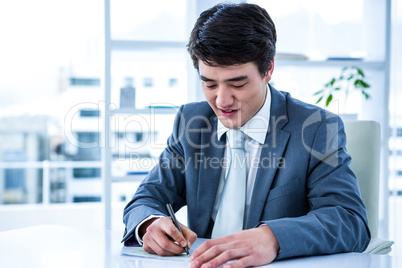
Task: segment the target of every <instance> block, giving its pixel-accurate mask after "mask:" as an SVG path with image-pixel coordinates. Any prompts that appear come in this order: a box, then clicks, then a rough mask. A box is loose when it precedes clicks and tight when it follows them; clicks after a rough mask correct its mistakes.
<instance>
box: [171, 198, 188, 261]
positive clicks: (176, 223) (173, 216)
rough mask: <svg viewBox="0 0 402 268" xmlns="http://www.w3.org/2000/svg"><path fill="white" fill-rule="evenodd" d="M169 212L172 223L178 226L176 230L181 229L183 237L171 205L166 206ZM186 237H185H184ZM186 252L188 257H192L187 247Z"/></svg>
mask: <svg viewBox="0 0 402 268" xmlns="http://www.w3.org/2000/svg"><path fill="white" fill-rule="evenodd" d="M166 207H167V210H168V212H169V215H170V217H171V218H172V221H173V223H174V225H176V228H177V229H179V231H180V233H181V234H182V235H183V232H182V231H181V228H180V225H179V222H178V221H177V219H176V216H175V215H174V212H173V209H172V205H171V204H166ZM183 237H184V235H183ZM184 250H185V251H186V253H187V255H190V252H188V248H187V246H185V247H184Z"/></svg>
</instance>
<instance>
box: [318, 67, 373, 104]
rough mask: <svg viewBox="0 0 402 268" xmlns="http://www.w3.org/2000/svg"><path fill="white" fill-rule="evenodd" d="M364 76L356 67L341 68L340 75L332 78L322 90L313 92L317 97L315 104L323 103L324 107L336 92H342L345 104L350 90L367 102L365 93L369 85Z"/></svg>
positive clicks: (367, 97) (368, 96)
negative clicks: (358, 93) (357, 93)
mask: <svg viewBox="0 0 402 268" xmlns="http://www.w3.org/2000/svg"><path fill="white" fill-rule="evenodd" d="M365 78H366V76H365V74H364V72H363V71H362V69H360V68H358V67H356V66H348V67H344V68H342V71H341V74H340V75H339V76H338V77H333V78H332V79H331V80H330V81H329V82H328V83H326V84H325V85H324V88H323V89H321V90H319V91H317V92H315V93H314V95H315V96H317V97H318V100H317V102H316V104H318V103H320V102H321V101H325V107H328V105H329V104H330V103H331V101H332V100H333V99H334V95H335V94H337V93H338V92H343V94H344V95H345V103H346V101H347V98H348V96H349V93H350V91H351V90H357V91H360V92H361V94H363V96H364V98H365V99H366V100H367V99H369V98H370V95H369V94H368V93H367V92H366V90H367V89H368V88H370V85H369V84H368V83H367V82H366V81H365Z"/></svg>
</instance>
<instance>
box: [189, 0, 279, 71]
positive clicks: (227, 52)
mask: <svg viewBox="0 0 402 268" xmlns="http://www.w3.org/2000/svg"><path fill="white" fill-rule="evenodd" d="M275 43H276V31H275V25H274V23H273V21H272V19H271V17H270V16H269V15H268V12H267V11H266V10H265V9H263V8H262V7H260V6H258V5H255V4H248V3H240V4H218V5H216V6H214V7H212V8H210V9H208V10H206V11H204V12H202V13H201V15H200V17H199V18H198V20H197V22H196V23H195V25H194V28H193V30H192V32H191V36H190V40H189V42H188V44H187V49H188V51H189V53H190V56H191V59H192V60H193V64H194V67H195V68H196V69H197V71H198V60H202V61H203V62H204V63H205V64H207V65H209V66H228V65H233V64H243V63H248V62H254V63H255V64H256V65H257V67H258V70H259V72H260V73H261V74H262V75H265V74H266V72H267V70H268V69H269V67H270V66H271V62H272V60H273V58H274V56H275Z"/></svg>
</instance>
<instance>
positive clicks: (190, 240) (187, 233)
mask: <svg viewBox="0 0 402 268" xmlns="http://www.w3.org/2000/svg"><path fill="white" fill-rule="evenodd" d="M180 228H181V230H182V231H183V235H184V239H185V240H186V241H187V247H188V249H190V248H191V246H192V245H193V244H194V242H195V240H197V234H196V233H194V232H193V231H192V230H191V229H190V228H188V227H187V226H185V225H182V224H180Z"/></svg>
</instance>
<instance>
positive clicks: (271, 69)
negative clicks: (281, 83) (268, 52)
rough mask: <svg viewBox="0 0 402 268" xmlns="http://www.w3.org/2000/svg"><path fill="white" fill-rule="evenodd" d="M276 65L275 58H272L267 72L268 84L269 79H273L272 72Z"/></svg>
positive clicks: (266, 82)
mask: <svg viewBox="0 0 402 268" xmlns="http://www.w3.org/2000/svg"><path fill="white" fill-rule="evenodd" d="M274 66H275V60H274V59H272V61H271V66H270V67H269V69H268V71H267V73H266V74H265V77H264V79H265V84H268V82H269V81H271V78H272V73H273V72H274Z"/></svg>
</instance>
